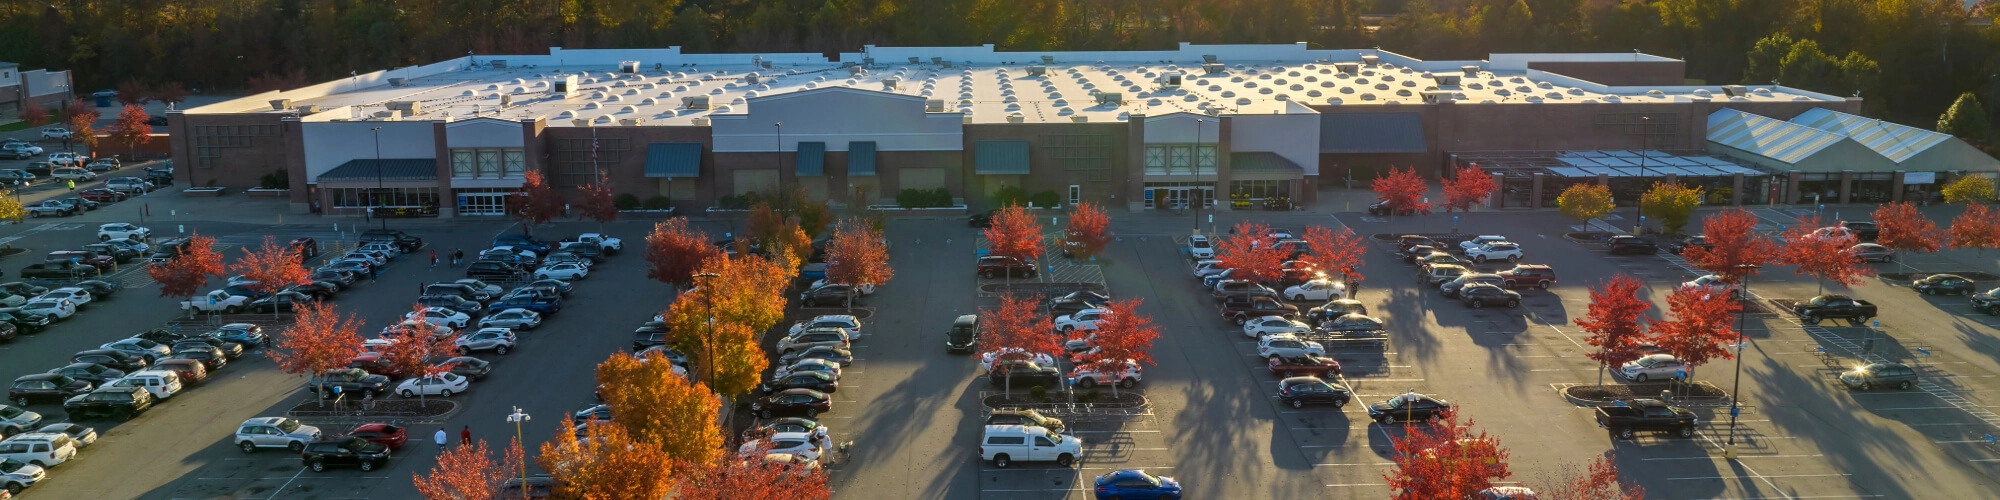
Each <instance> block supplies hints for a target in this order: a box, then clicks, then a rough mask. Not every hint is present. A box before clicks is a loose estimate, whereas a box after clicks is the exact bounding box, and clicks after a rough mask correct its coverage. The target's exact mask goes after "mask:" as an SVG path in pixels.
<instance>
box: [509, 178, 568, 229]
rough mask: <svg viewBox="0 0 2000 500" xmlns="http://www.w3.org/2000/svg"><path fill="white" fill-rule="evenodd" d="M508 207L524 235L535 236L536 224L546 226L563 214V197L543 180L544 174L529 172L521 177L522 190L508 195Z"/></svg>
mask: <svg viewBox="0 0 2000 500" xmlns="http://www.w3.org/2000/svg"><path fill="white" fill-rule="evenodd" d="M507 198H508V199H507V207H508V208H509V209H510V211H511V212H512V213H510V214H509V215H512V216H513V217H514V221H515V222H519V223H521V233H522V234H534V227H535V225H536V224H545V223H548V222H549V220H551V219H554V218H555V217H556V215H558V214H561V213H562V212H563V201H562V196H560V195H558V194H556V190H555V188H553V187H549V183H548V182H547V181H546V180H544V179H543V178H542V173H541V172H539V171H535V170H529V171H528V172H527V173H526V174H524V175H522V176H521V190H520V191H515V192H514V194H510V195H507Z"/></svg>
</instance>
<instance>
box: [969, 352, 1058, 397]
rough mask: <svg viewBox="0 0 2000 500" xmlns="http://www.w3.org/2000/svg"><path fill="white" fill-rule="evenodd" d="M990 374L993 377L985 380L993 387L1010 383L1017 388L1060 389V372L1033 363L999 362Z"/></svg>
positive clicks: (1017, 360)
mask: <svg viewBox="0 0 2000 500" xmlns="http://www.w3.org/2000/svg"><path fill="white" fill-rule="evenodd" d="M992 372H993V373H994V376H989V377H986V380H987V381H988V382H991V383H992V384H993V386H994V387H1004V386H1006V385H1007V384H1010V383H1011V384H1013V387H1018V388H1028V387H1036V386H1040V387H1042V388H1043V389H1051V390H1053V389H1061V388H1062V371H1061V370H1057V369H1055V368H1051V367H1046V366H1041V365H1037V364H1035V362H1033V361H1028V360H1024V359H1015V360H1007V361H1001V362H998V363H994V364H993V370H992Z"/></svg>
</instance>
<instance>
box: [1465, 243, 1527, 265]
mask: <svg viewBox="0 0 2000 500" xmlns="http://www.w3.org/2000/svg"><path fill="white" fill-rule="evenodd" d="M1465 256H1466V257H1469V258H1471V259H1472V261H1473V262H1478V263H1482V264H1484V263H1486V261H1489V260H1501V259H1506V260H1507V262H1520V261H1521V245H1519V244H1515V243H1514V242H1510V241H1495V242H1491V243H1487V244H1484V245H1480V246H1479V247H1478V248H1474V249H1471V250H1467V251H1466V252H1465Z"/></svg>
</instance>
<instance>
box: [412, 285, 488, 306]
mask: <svg viewBox="0 0 2000 500" xmlns="http://www.w3.org/2000/svg"><path fill="white" fill-rule="evenodd" d="M423 294H424V295H425V296H431V295H457V296H459V297H464V298H465V299H466V300H474V301H479V302H486V301H489V300H493V299H495V298H497V297H494V296H493V295H492V294H489V293H486V291H485V290H481V289H478V288H473V287H472V285H467V284H464V283H431V284H429V285H424V293H423ZM453 309H457V308H453Z"/></svg>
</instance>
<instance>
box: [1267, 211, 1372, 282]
mask: <svg viewBox="0 0 2000 500" xmlns="http://www.w3.org/2000/svg"><path fill="white" fill-rule="evenodd" d="M1305 240H1306V246H1307V247H1310V248H1312V252H1311V253H1310V254H1308V255H1305V256H1303V257H1300V259H1302V260H1305V261H1306V262H1310V263H1312V265H1313V267H1314V268H1316V269H1320V270H1322V271H1334V272H1338V273H1340V277H1341V279H1342V280H1343V281H1346V282H1347V289H1348V290H1349V291H1352V290H1354V285H1355V284H1356V283H1360V282H1361V279H1362V277H1361V271H1360V269H1361V252H1363V251H1365V249H1364V247H1362V244H1361V243H1362V242H1361V235H1358V234H1354V229H1353V228H1346V227H1343V228H1340V232H1338V233H1336V232H1333V230H1332V229H1327V228H1326V227H1325V226H1306V234H1305ZM1280 264H1282V263H1280Z"/></svg>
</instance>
